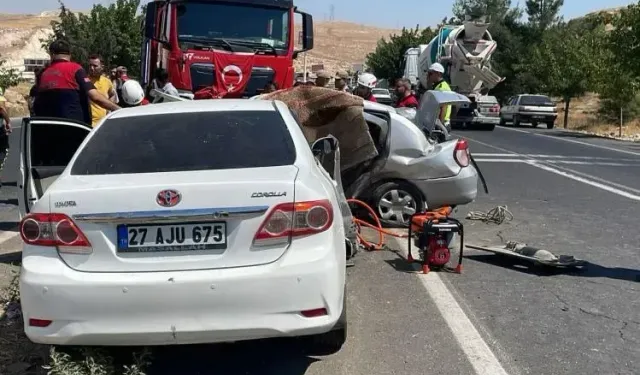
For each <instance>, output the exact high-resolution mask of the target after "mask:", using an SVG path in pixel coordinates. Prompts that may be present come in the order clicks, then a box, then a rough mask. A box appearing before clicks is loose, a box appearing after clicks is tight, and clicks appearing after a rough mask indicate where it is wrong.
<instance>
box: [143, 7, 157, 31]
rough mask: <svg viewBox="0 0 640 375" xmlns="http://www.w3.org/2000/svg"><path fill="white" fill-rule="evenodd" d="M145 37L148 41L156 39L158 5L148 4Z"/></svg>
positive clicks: (145, 18)
mask: <svg viewBox="0 0 640 375" xmlns="http://www.w3.org/2000/svg"><path fill="white" fill-rule="evenodd" d="M144 36H145V38H147V39H152V40H153V39H156V3H155V2H150V3H149V4H147V8H146V9H145V15H144Z"/></svg>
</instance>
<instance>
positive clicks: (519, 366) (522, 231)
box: [0, 127, 640, 375]
mask: <svg viewBox="0 0 640 375" xmlns="http://www.w3.org/2000/svg"><path fill="white" fill-rule="evenodd" d="M18 131H19V129H16V136H13V139H12V146H13V150H14V151H13V152H11V153H10V159H9V160H8V163H7V166H6V168H5V172H4V174H3V181H5V186H3V187H2V190H1V192H0V194H1V195H0V204H1V206H0V221H1V223H0V230H2V231H4V233H6V232H7V231H10V230H11V228H13V227H14V226H15V224H16V220H17V212H16V191H15V189H16V188H15V187H13V186H10V184H11V182H12V181H15V176H16V169H17V159H16V152H15V151H16V150H17V142H16V140H17V133H18ZM457 135H458V136H461V137H465V138H467V139H468V140H469V142H470V147H471V150H472V153H473V154H474V155H475V158H476V159H477V160H478V162H479V165H480V168H481V170H482V173H483V174H484V175H485V177H486V179H487V182H488V184H489V190H490V194H489V195H485V194H482V193H481V194H480V195H479V196H478V199H477V201H476V202H474V203H472V204H470V205H468V206H465V207H460V208H459V209H458V212H457V215H458V216H460V217H464V216H465V215H466V213H467V212H469V211H470V210H474V211H475V210H480V211H487V210H489V209H491V208H493V207H495V206H498V205H507V206H508V208H509V210H510V211H511V212H512V213H513V215H514V217H515V219H514V220H513V221H511V222H508V223H504V224H502V225H493V224H484V223H482V222H477V221H468V220H465V225H466V227H465V228H466V237H467V242H468V243H474V244H499V243H500V242H501V237H502V238H503V239H504V240H516V241H521V242H527V243H529V244H531V245H536V246H538V247H543V248H547V249H549V250H551V251H553V252H554V253H556V254H570V255H574V256H575V257H577V258H582V259H585V260H587V261H588V267H587V268H586V269H585V270H582V271H573V272H550V271H545V270H543V269H539V268H534V267H529V266H527V265H526V264H523V263H520V264H518V263H517V262H513V261H511V260H508V259H501V258H498V257H496V256H493V255H487V253H482V252H480V251H474V250H468V251H467V254H468V256H467V257H466V258H465V260H464V262H465V265H464V271H463V273H462V274H461V275H458V274H452V273H433V272H432V273H430V274H429V275H420V274H416V273H412V272H411V271H412V268H411V267H408V266H407V264H406V262H405V261H404V260H403V259H402V258H401V256H400V255H399V254H402V253H403V251H404V248H405V246H404V243H400V242H399V241H396V240H394V239H388V245H389V247H390V248H391V249H392V250H395V251H381V252H375V253H360V254H359V255H358V257H357V259H356V266H355V267H353V268H350V269H349V270H348V293H349V294H348V314H349V322H350V326H349V340H348V342H347V344H346V346H345V347H344V349H343V350H342V351H341V352H340V353H338V354H336V355H333V356H329V357H324V358H311V357H307V356H305V355H304V354H303V353H301V352H300V351H299V349H298V347H297V345H296V344H295V342H290V341H286V342H280V341H267V342H255V343H243V344H234V345H215V346H203V347H197V348H191V347H190V348H167V349H163V350H162V351H160V353H161V354H160V355H158V356H156V358H157V359H156V360H155V361H154V367H153V369H152V372H151V373H152V374H175V373H181V374H185V375H186V374H208V373H211V371H212V369H215V370H217V372H220V373H224V374H278V375H298V374H349V375H351V374H353V375H356V374H363V375H365V374H367V375H374V374H375V375H377V374H381V375H382V374H384V375H386V374H403V375H405V374H461V375H463V374H487V375H498V374H514V375H515V374H638V373H639V372H638V369H639V368H640V313H639V311H640V252H639V251H638V250H639V244H640V232H639V231H638V230H637V229H636V228H637V223H638V219H639V218H640V214H639V213H640V173H639V172H640V144H631V143H622V142H617V141H610V140H604V139H598V138H590V137H583V136H580V135H576V134H568V133H564V132H562V131H558V130H551V131H550V130H546V129H531V128H526V127H523V128H518V129H513V128H496V130H495V131H493V132H476V131H464V132H458V133H457ZM7 183H8V184H7ZM7 185H9V186H7ZM2 236H5V237H6V235H5V234H3V233H0V252H1V251H4V252H5V253H6V252H11V251H15V250H19V247H18V246H19V241H18V240H17V239H16V238H14V239H10V240H8V241H6V242H2V238H3V237H2Z"/></svg>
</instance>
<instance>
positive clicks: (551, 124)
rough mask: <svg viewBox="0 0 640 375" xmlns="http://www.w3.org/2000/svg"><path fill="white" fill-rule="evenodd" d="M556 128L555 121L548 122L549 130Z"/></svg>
mask: <svg viewBox="0 0 640 375" xmlns="http://www.w3.org/2000/svg"><path fill="white" fill-rule="evenodd" d="M554 126H555V122H553V121H551V122H547V129H553V127H554Z"/></svg>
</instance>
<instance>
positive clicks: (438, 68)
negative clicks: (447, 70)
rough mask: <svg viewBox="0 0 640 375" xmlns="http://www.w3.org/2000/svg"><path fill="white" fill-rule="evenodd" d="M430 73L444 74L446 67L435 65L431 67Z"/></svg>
mask: <svg viewBox="0 0 640 375" xmlns="http://www.w3.org/2000/svg"><path fill="white" fill-rule="evenodd" d="M429 71H430V72H437V73H440V74H444V66H442V64H440V63H433V64H431V66H430V67H429Z"/></svg>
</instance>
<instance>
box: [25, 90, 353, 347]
mask: <svg viewBox="0 0 640 375" xmlns="http://www.w3.org/2000/svg"><path fill="white" fill-rule="evenodd" d="M21 132H22V134H21V146H22V147H21V149H20V153H21V157H20V163H21V165H20V170H21V173H22V181H21V182H20V183H19V185H21V186H22V194H21V196H20V208H21V211H22V215H23V218H22V221H21V223H20V234H21V236H22V239H23V240H24V247H23V252H22V270H21V273H20V296H21V303H22V309H23V315H24V324H25V332H26V334H27V336H28V337H29V339H31V340H32V341H33V342H36V343H42V344H55V345H166V344H193V343H215V342H227V341H239V340H250V339H258V338H267V337H277V336H308V337H307V338H310V339H311V340H309V344H310V345H311V347H312V348H314V349H317V350H318V351H322V352H334V351H337V350H339V349H340V347H341V346H342V344H343V343H344V341H345V339H346V324H347V321H346V305H345V251H346V250H345V247H346V245H345V230H344V223H343V218H342V216H341V215H340V207H339V200H338V197H337V194H338V193H337V190H336V184H335V181H333V180H332V178H331V177H330V176H329V174H328V173H327V172H326V171H324V169H323V168H322V167H321V166H320V164H319V163H318V162H317V160H316V159H315V157H314V154H313V152H312V150H311V148H310V147H309V144H308V143H307V141H306V140H305V137H304V135H303V133H302V131H301V129H300V127H299V126H298V125H297V123H296V121H295V120H294V118H293V117H292V116H291V113H290V111H289V109H288V108H287V106H285V105H284V104H283V103H281V102H274V101H248V100H241V99H240V100H232V99H229V100H199V101H185V102H173V103H163V104H155V105H149V106H142V107H137V108H128V109H123V110H119V111H116V112H114V113H112V114H110V115H109V116H107V118H106V119H105V120H103V121H102V123H101V124H100V125H99V126H97V127H96V128H95V129H94V130H92V129H90V128H88V127H86V126H84V125H82V124H78V123H75V122H71V121H65V120H59V119H43V118H40V119H39V118H32V119H25V121H24V123H23V126H22V129H21ZM76 150H77V151H76Z"/></svg>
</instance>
